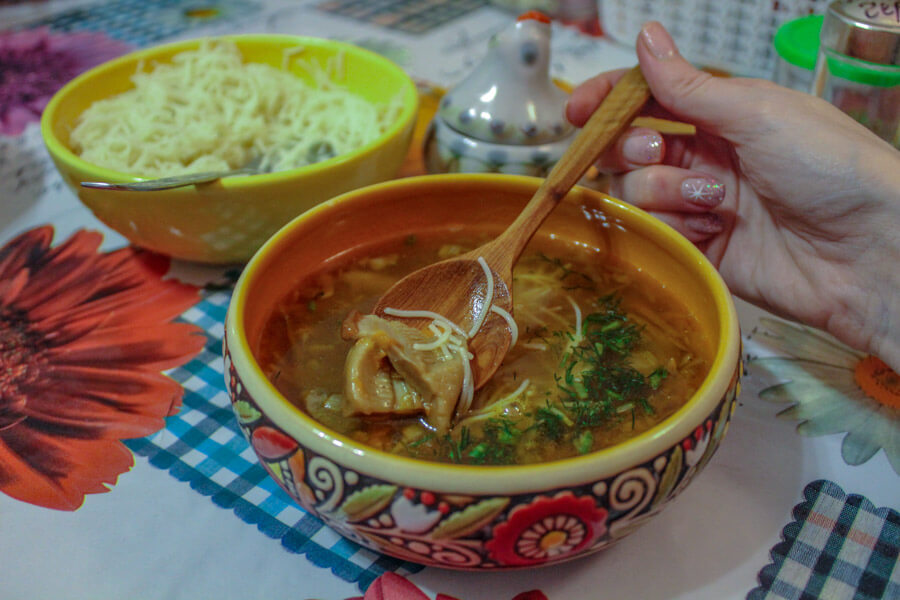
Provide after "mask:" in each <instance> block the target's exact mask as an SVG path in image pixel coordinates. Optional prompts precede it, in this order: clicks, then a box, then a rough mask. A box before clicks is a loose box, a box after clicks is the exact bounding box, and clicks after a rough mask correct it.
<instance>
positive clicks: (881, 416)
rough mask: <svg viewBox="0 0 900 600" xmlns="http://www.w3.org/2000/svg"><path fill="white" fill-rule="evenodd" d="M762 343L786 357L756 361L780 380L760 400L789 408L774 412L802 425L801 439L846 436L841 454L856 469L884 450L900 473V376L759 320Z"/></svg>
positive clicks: (810, 335)
mask: <svg viewBox="0 0 900 600" xmlns="http://www.w3.org/2000/svg"><path fill="white" fill-rule="evenodd" d="M760 325H761V327H762V329H763V331H762V335H763V336H764V338H765V340H764V343H766V344H768V345H769V346H771V347H772V348H773V349H774V350H775V351H776V352H780V353H783V354H787V355H789V357H790V358H787V357H785V358H781V357H778V358H757V359H755V360H754V361H753V363H752V364H753V365H754V367H756V368H757V369H760V370H762V371H765V372H767V373H768V374H770V375H772V376H773V377H774V378H777V379H779V380H782V381H784V383H779V384H777V385H773V386H771V387H768V388H766V389H764V390H762V391H761V392H760V394H759V395H760V398H762V399H764V400H769V401H772V402H779V403H784V404H790V406H788V407H787V408H786V409H784V410H782V411H781V412H780V413H778V416H779V417H781V418H785V419H792V420H795V421H800V424H799V425H797V431H798V432H799V433H800V434H802V435H807V436H819V435H829V434H835V433H843V432H846V434H847V435H845V436H844V440H843V442H842V444H841V456H842V457H843V459H844V461H845V462H846V463H847V464H849V465H859V464H862V463H864V462H866V461H868V460H869V459H870V458H872V457H873V456H874V455H875V454H876V453H877V452H878V451H879V450H882V449H883V450H884V452H885V455H886V456H887V459H888V462H889V463H890V464H891V467H892V468H893V469H894V471H895V472H896V473H897V474H900V445H898V444H897V440H898V439H900V375H898V374H897V373H895V372H894V371H893V370H891V368H890V367H888V366H887V365H886V364H885V363H884V362H883V361H881V360H880V359H878V358H877V357H874V356H866V355H865V354H862V353H860V352H857V351H856V350H853V349H851V348H848V347H846V346H844V345H843V344H841V343H839V342H837V341H835V340H834V339H832V338H830V337H828V336H826V335H825V334H823V333H820V332H817V331H814V330H812V329H809V328H807V327H802V326H799V325H791V324H789V323H785V322H783V321H776V320H774V319H760Z"/></svg>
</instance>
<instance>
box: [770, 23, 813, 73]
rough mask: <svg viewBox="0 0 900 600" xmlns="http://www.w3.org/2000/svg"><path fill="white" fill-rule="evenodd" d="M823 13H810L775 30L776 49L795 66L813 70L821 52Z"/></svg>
mask: <svg viewBox="0 0 900 600" xmlns="http://www.w3.org/2000/svg"><path fill="white" fill-rule="evenodd" d="M823 19H824V17H823V16H822V15H810V16H808V17H801V18H799V19H794V20H792V21H788V22H787V23H784V24H783V25H782V26H781V27H779V28H778V31H776V32H775V39H774V44H775V51H776V52H778V55H779V56H780V57H781V58H783V59H784V60H786V61H787V62H789V63H791V64H792V65H794V66H797V67H801V68H803V69H809V70H810V71H812V70H813V69H815V68H816V55H817V54H818V52H819V32H820V31H821V30H822V21H823Z"/></svg>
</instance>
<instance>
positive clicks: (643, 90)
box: [374, 67, 650, 389]
mask: <svg viewBox="0 0 900 600" xmlns="http://www.w3.org/2000/svg"><path fill="white" fill-rule="evenodd" d="M649 98H650V88H649V87H648V85H647V82H646V81H645V80H644V76H643V74H642V73H641V71H640V67H634V68H633V69H632V70H631V71H629V72H627V73H626V74H625V76H623V77H622V79H621V80H619V82H618V83H617V84H616V85H615V87H613V89H612V91H610V93H609V94H608V95H607V96H606V98H605V99H604V100H603V103H602V104H601V105H600V106H599V108H597V110H596V111H595V112H594V114H593V115H591V118H590V119H589V120H588V122H587V123H586V124H585V126H584V128H583V129H582V130H581V131H580V132H579V133H578V135H577V136H576V137H575V139H574V140H573V141H572V144H571V146H569V148H568V149H567V150H566V152H565V154H563V156H562V157H561V158H560V160H559V162H557V163H556V165H555V166H554V167H553V169H552V170H551V171H550V173H549V174H548V175H547V178H546V179H545V180H544V182H543V183H542V184H541V186H540V187H539V188H538V190H537V191H536V192H535V194H534V196H533V197H532V198H531V200H529V202H528V204H527V205H526V206H525V208H524V210H523V211H522V212H521V213H520V214H519V216H518V217H517V218H516V220H515V221H513V223H512V224H511V225H510V226H509V227H508V228H507V229H506V230H505V231H504V232H503V233H501V234H500V235H499V236H498V237H497V238H496V239H494V240H493V241H491V242H488V243H487V244H485V245H483V246H481V247H480V248H477V249H476V250H473V251H472V252H467V253H466V254H462V255H460V256H457V257H455V258H451V259H448V260H444V261H441V262H438V263H435V264H433V265H429V266H427V267H424V268H422V269H419V270H418V271H415V272H413V273H410V274H409V275H407V276H406V277H404V278H403V279H401V280H400V281H398V282H397V283H395V284H394V285H393V287H391V288H390V289H389V290H388V291H387V292H386V293H385V294H384V295H383V296H382V297H381V299H380V300H379V301H378V303H377V304H376V305H375V311H374V312H375V314H377V315H379V316H382V317H385V318H397V316H395V315H392V314H390V313H391V312H393V311H391V310H388V312H387V313H386V312H385V310H386V309H396V310H401V311H416V310H423V311H431V312H434V313H438V314H439V315H441V316H443V317H446V318H447V319H449V320H450V321H452V322H453V323H456V324H457V325H459V326H460V327H461V328H462V329H463V330H464V331H465V332H466V333H474V335H470V336H469V338H470V339H469V349H470V350H471V352H472V353H473V354H474V359H473V361H472V362H471V366H472V375H473V380H474V383H475V387H476V389H477V388H478V387H480V386H482V385H483V384H484V383H485V382H487V380H488V379H490V377H491V376H492V375H493V374H494V372H495V371H496V370H497V368H498V367H499V366H500V363H501V361H502V360H503V357H504V356H505V355H506V352H507V350H508V349H509V346H510V342H511V341H512V330H511V328H510V326H509V324H508V322H507V321H506V319H505V318H504V317H503V316H502V315H501V314H498V313H496V312H494V311H492V310H491V306H497V307H499V308H500V309H502V310H505V311H507V312H508V313H510V314H512V309H513V299H512V269H513V265H514V264H515V263H516V261H517V260H518V259H519V255H520V254H521V253H522V250H524V249H525V245H526V244H527V243H528V241H529V240H530V239H531V237H532V236H533V235H534V233H535V231H537V229H538V227H540V225H541V223H542V222H543V221H544V219H546V218H547V215H549V214H550V212H551V211H552V210H553V209H554V208H555V207H556V205H557V204H558V203H559V201H560V200H561V199H562V198H563V197H564V196H565V195H566V194H568V193H569V190H570V189H572V186H574V185H575V184H576V183H577V182H578V180H579V179H581V177H582V176H583V175H584V173H585V172H586V171H587V169H588V168H589V167H590V166H591V164H593V163H594V161H596V160H597V158H598V157H599V156H600V154H601V153H603V151H604V150H606V149H607V148H609V146H610V145H611V144H612V143H613V142H614V141H615V140H616V138H617V137H618V136H619V135H620V134H621V133H622V132H623V131H624V130H625V129H626V128H627V127H628V126H629V124H630V123H631V121H632V119H634V117H635V115H636V114H637V113H638V111H639V110H640V109H641V107H643V105H644V104H645V103H646V102H647V100H648V99H649ZM479 257H481V258H483V259H484V261H485V262H486V264H487V265H488V267H489V268H490V270H491V272H492V275H493V294H492V302H491V303H490V305H488V304H487V296H488V294H489V289H488V286H489V280H488V278H487V277H486V275H485V272H484V269H483V267H482V265H481V263H480V262H479V261H478V259H479ZM485 311H487V312H486V313H485V315H484V317H483V322H482V323H481V325H480V327H478V329H477V331H476V332H472V329H474V328H475V327H476V326H477V325H478V323H479V321H481V320H482V313H484V312H485ZM403 321H404V322H405V323H407V324H408V325H411V326H413V327H425V326H426V325H427V323H429V322H430V321H431V320H430V319H428V318H427V317H423V318H415V319H410V318H403Z"/></svg>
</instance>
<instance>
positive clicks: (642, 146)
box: [622, 131, 663, 165]
mask: <svg viewBox="0 0 900 600" xmlns="http://www.w3.org/2000/svg"><path fill="white" fill-rule="evenodd" d="M662 155H663V138H662V136H661V135H660V134H658V133H656V132H655V131H654V132H652V133H644V134H640V135H632V136H629V137H627V138H625V142H624V143H623V144H622V157H623V158H624V159H625V160H627V161H628V162H630V163H634V164H638V165H652V164H656V163H658V162H659V161H661V160H662Z"/></svg>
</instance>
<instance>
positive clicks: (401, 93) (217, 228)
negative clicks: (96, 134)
mask: <svg viewBox="0 0 900 600" xmlns="http://www.w3.org/2000/svg"><path fill="white" fill-rule="evenodd" d="M219 39H228V40H231V41H233V42H234V43H236V44H237V46H238V48H239V49H240V51H241V53H242V54H243V56H244V59H245V61H247V62H259V63H266V64H270V65H273V66H276V67H281V65H282V59H283V52H284V51H285V50H286V49H295V48H303V50H302V52H301V53H299V54H297V55H298V56H299V57H301V58H302V59H305V60H311V61H317V62H320V63H321V64H323V65H324V64H325V61H327V60H328V59H329V58H331V57H334V56H337V55H341V57H342V61H343V67H342V69H343V77H342V78H341V79H340V82H341V84H342V85H344V86H345V87H346V88H347V89H348V90H349V91H351V92H353V93H356V94H358V95H359V96H361V97H363V98H365V99H366V100H369V101H371V102H375V103H388V102H391V101H392V100H394V99H395V98H397V97H399V98H400V101H401V102H402V110H401V112H400V115H399V117H398V118H397V120H396V121H395V122H394V123H393V124H392V125H391V126H390V127H389V128H388V129H387V131H386V132H385V133H384V134H382V135H381V136H380V137H378V139H376V140H374V141H372V142H370V143H368V144H366V145H365V146H362V147H360V148H357V149H355V150H353V151H352V152H348V153H345V154H343V155H340V156H336V157H334V158H331V159H329V160H326V161H323V162H320V163H316V164H313V165H309V166H306V167H301V168H298V169H292V170H289V171H282V172H277V173H271V174H264V175H253V176H248V177H234V178H227V179H222V180H219V181H217V182H215V183H211V184H204V185H200V186H190V187H185V188H179V189H174V190H167V191H160V192H124V191H108V190H96V189H88V188H82V187H81V186H80V182H82V181H108V182H132V181H139V180H140V179H141V178H139V177H136V176H134V175H131V174H128V173H120V172H117V171H113V170H110V169H107V168H103V167H100V166H97V165H94V164H91V163H88V162H86V161H84V160H82V159H81V158H79V157H78V156H77V155H76V154H75V153H74V152H73V151H72V148H71V146H70V142H69V133H70V131H71V130H72V128H73V127H74V125H75V123H76V120H77V119H78V117H79V115H81V113H82V112H83V111H84V110H85V109H87V108H88V107H89V106H90V105H91V104H92V103H94V102H95V101H97V100H101V99H103V98H107V97H110V96H113V95H116V94H119V93H122V92H124V91H126V90H128V89H131V88H132V87H133V84H132V82H131V76H132V75H133V74H134V73H135V71H136V69H137V68H138V65H139V63H141V61H145V62H146V63H148V64H149V63H150V62H151V61H155V62H168V61H170V60H171V58H172V56H173V55H175V54H177V53H179V52H182V51H185V50H189V49H193V48H196V47H197V46H198V45H199V44H200V40H190V41H184V42H177V43H173V44H167V45H164V46H159V47H155V48H150V49H147V50H141V51H138V52H134V53H132V54H128V55H126V56H123V57H120V58H117V59H115V60H112V61H110V62H108V63H105V64H103V65H100V66H99V67H96V68H94V69H92V70H90V71H88V72H86V73H83V74H82V75H80V76H79V77H77V78H75V79H74V80H72V81H71V82H69V83H68V84H67V85H66V86H65V87H63V88H62V89H61V90H60V91H59V92H57V94H56V95H55V96H54V97H53V98H52V99H51V101H50V103H49V104H48V105H47V107H46V109H45V110H44V114H43V117H42V119H41V133H42V135H43V138H44V142H45V144H46V146H47V149H48V151H49V153H50V156H51V157H52V159H53V162H54V163H55V164H56V166H57V168H58V169H59V171H60V172H61V173H62V176H63V179H64V180H65V181H66V183H67V184H68V185H69V186H70V187H71V188H72V189H73V190H74V191H75V193H76V194H77V195H78V197H79V198H80V199H81V201H82V202H84V204H85V205H87V206H88V208H90V209H91V211H93V213H94V215H96V216H97V218H98V219H100V220H101V221H102V222H104V223H105V224H106V225H108V226H109V227H111V228H112V229H114V230H116V231H118V232H119V233H121V234H122V235H123V236H125V237H126V238H127V239H128V240H130V241H131V242H132V243H134V244H136V245H138V246H142V247H144V248H148V249H150V250H154V251H157V252H161V253H163V254H168V255H170V256H172V257H175V258H181V259H187V260H194V261H201V262H208V263H231V262H243V261H246V260H247V259H249V258H250V256H252V254H253V253H254V252H255V251H256V250H257V249H258V248H259V247H260V246H261V245H262V243H263V242H264V241H265V240H266V239H267V238H268V237H269V236H271V235H272V234H273V233H274V232H275V231H277V230H278V229H279V228H280V227H281V226H283V225H284V224H285V223H287V222H288V221H290V220H291V219H292V218H294V217H296V216H297V215H299V214H300V213H302V212H304V211H306V210H308V209H310V208H312V207H313V206H315V205H317V204H319V203H320V202H323V201H325V200H327V199H329V198H332V197H334V196H337V195H339V194H342V193H344V192H346V191H349V190H352V189H356V188H358V187H362V186H365V185H369V184H372V183H377V182H380V181H385V180H387V179H390V178H391V177H393V176H394V175H395V174H396V172H397V170H398V169H399V167H400V165H401V164H402V163H403V160H404V158H405V157H406V154H407V151H408V149H409V144H410V140H411V136H412V132H413V128H414V126H415V123H416V111H417V108H418V95H417V93H416V89H415V84H414V83H413V81H412V80H411V79H410V77H409V76H408V75H407V74H406V73H405V72H404V71H403V70H402V69H401V68H400V67H398V66H397V65H395V64H394V63H392V62H391V61H390V60H388V59H386V58H384V57H382V56H379V55H377V54H375V53H373V52H370V51H368V50H364V49H362V48H359V47H357V46H353V45H351V44H347V43H343V42H337V41H332V40H324V39H319V38H311V37H298V36H286V35H238V36H225V37H223V38H219ZM292 64H294V65H296V62H294V63H292ZM292 72H294V73H295V74H296V75H297V76H298V77H300V78H309V77H310V76H309V75H308V74H307V73H306V72H305V71H304V70H303V69H302V68H301V67H299V66H297V67H294V68H293V69H292Z"/></svg>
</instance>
